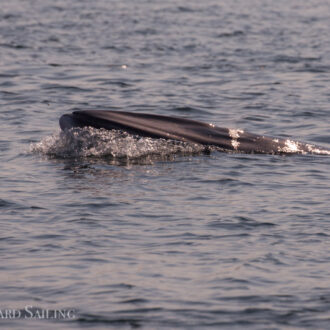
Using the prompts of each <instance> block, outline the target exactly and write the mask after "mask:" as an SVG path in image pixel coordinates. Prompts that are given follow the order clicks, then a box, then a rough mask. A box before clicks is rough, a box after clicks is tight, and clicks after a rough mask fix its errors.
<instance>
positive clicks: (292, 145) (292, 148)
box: [281, 139, 301, 153]
mask: <svg viewBox="0 0 330 330" xmlns="http://www.w3.org/2000/svg"><path fill="white" fill-rule="evenodd" d="M281 151H282V152H286V153H297V152H299V151H301V149H300V148H299V143H298V142H295V141H292V140H289V139H287V140H285V146H284V147H283V148H281Z"/></svg>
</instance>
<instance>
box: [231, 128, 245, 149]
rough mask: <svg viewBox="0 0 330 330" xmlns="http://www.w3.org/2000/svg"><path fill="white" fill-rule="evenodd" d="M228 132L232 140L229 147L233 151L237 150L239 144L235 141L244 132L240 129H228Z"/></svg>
mask: <svg viewBox="0 0 330 330" xmlns="http://www.w3.org/2000/svg"><path fill="white" fill-rule="evenodd" d="M228 132H229V136H230V137H231V138H232V140H231V145H232V146H233V148H234V149H235V150H237V148H238V147H239V142H238V141H237V139H238V138H239V137H240V134H243V133H244V131H243V130H241V129H232V128H229V129H228Z"/></svg>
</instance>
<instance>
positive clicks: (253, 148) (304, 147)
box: [59, 110, 329, 154]
mask: <svg viewBox="0 0 330 330" xmlns="http://www.w3.org/2000/svg"><path fill="white" fill-rule="evenodd" d="M59 123H60V127H61V129H62V130H65V129H70V128H74V127H88V126H91V127H94V128H104V129H107V130H112V129H116V130H123V131H126V132H128V133H130V134H134V135H139V136H143V137H152V138H162V139H173V140H178V141H185V142H194V143H199V144H202V145H205V146H215V147H217V148H218V149H220V150H223V151H238V152H244V153H267V154H286V153H290V154H291V153H314V152H315V153H318V154H322V153H323V152H325V153H326V154H328V152H329V151H327V150H326V149H324V148H322V147H316V146H314V145H312V144H305V143H300V142H295V141H292V140H289V139H277V138H272V137H267V136H261V135H255V134H251V133H247V132H244V131H242V130H232V129H228V128H221V127H217V126H214V125H212V124H207V123H203V122H199V121H195V120H190V119H185V118H180V117H169V116H161V115H155V114H145V113H131V112H124V111H110V110H82V111H74V112H72V113H71V114H65V115H63V116H62V117H61V118H60V121H59Z"/></svg>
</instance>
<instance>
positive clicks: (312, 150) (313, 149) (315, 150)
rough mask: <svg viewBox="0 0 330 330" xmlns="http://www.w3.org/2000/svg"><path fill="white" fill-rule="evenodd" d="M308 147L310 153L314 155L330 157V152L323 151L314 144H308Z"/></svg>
mask: <svg viewBox="0 0 330 330" xmlns="http://www.w3.org/2000/svg"><path fill="white" fill-rule="evenodd" d="M306 147H307V149H308V151H309V152H310V153H312V154H317V155H330V150H323V149H319V148H318V147H316V146H315V145H313V144H306Z"/></svg>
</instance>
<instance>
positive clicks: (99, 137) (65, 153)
mask: <svg viewBox="0 0 330 330" xmlns="http://www.w3.org/2000/svg"><path fill="white" fill-rule="evenodd" d="M30 151H31V152H33V153H37V154H41V155H46V156H51V157H57V158H77V157H78V158H79V157H111V158H116V159H135V158H141V157H145V156H150V155H158V156H164V157H165V156H168V155H171V154H178V153H179V154H190V155H192V154H197V153H201V152H203V151H205V146H202V145H200V144H196V143H188V142H181V141H174V140H165V139H153V138H149V137H140V136H136V135H131V134H128V133H127V132H123V131H118V130H111V131H109V130H105V129H96V128H93V127H84V128H73V129H70V130H66V131H61V132H59V133H56V134H53V135H51V136H46V137H45V138H43V139H42V140H41V141H40V142H38V143H32V144H31V145H30Z"/></svg>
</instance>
